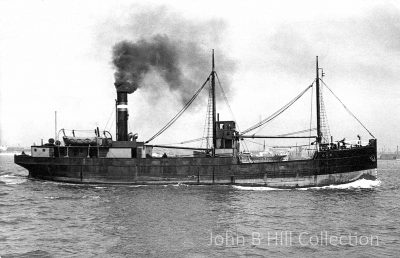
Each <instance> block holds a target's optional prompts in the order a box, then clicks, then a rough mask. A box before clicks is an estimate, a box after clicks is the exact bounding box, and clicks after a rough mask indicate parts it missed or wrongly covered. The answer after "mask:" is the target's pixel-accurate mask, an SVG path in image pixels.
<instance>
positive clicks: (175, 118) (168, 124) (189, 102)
mask: <svg viewBox="0 0 400 258" xmlns="http://www.w3.org/2000/svg"><path fill="white" fill-rule="evenodd" d="M209 80H210V76H208V77H207V79H206V81H205V82H204V83H203V85H202V86H201V87H200V89H198V90H197V91H196V93H195V94H194V95H193V97H192V98H191V99H190V100H189V101H188V102H187V103H186V104H185V106H184V107H183V108H182V109H181V110H180V111H179V112H178V113H177V114H176V115H175V116H174V117H173V118H172V119H171V120H170V121H169V122H168V123H167V124H166V125H165V126H164V127H163V128H161V130H160V131H158V132H157V133H156V134H154V135H153V136H152V137H151V138H150V139H148V140H147V141H146V142H145V143H149V142H150V141H152V140H154V139H155V138H156V137H158V136H160V134H162V133H163V132H164V131H165V130H167V129H168V128H169V127H170V126H171V125H172V124H173V123H175V121H176V120H177V119H178V118H179V117H180V116H181V115H182V114H183V113H184V112H185V111H186V110H187V109H188V108H189V106H190V105H191V104H192V103H193V101H194V100H195V99H196V97H197V96H198V95H199V94H200V92H201V90H202V89H203V88H204V86H205V85H206V84H207V82H208V81H209Z"/></svg>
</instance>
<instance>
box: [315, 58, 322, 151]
mask: <svg viewBox="0 0 400 258" xmlns="http://www.w3.org/2000/svg"><path fill="white" fill-rule="evenodd" d="M316 73H317V78H316V81H315V85H316V95H317V143H321V136H322V135H321V115H320V100H319V97H320V96H319V67H318V56H317V65H316Z"/></svg>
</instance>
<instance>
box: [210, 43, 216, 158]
mask: <svg viewBox="0 0 400 258" xmlns="http://www.w3.org/2000/svg"><path fill="white" fill-rule="evenodd" d="M211 94H212V121H213V135H212V137H213V149H212V156H213V157H214V156H215V148H216V147H217V128H216V107H215V64H214V49H213V50H212V70H211Z"/></svg>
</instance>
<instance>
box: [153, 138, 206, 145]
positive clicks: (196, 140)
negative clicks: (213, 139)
mask: <svg viewBox="0 0 400 258" xmlns="http://www.w3.org/2000/svg"><path fill="white" fill-rule="evenodd" d="M205 138H206V137H200V138H196V139H192V140H186V141H183V142H175V143H165V144H157V145H164V146H169V145H175V144H186V143H191V142H198V141H202V140H204V139H205Z"/></svg>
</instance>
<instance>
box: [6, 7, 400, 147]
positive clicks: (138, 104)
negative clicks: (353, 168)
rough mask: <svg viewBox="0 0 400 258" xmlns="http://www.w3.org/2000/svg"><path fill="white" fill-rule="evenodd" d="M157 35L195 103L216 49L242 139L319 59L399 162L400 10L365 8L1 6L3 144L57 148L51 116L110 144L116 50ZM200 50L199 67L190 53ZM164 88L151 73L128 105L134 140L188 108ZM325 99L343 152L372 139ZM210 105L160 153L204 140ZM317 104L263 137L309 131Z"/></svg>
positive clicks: (199, 107) (295, 110)
mask: <svg viewBox="0 0 400 258" xmlns="http://www.w3.org/2000/svg"><path fill="white" fill-rule="evenodd" d="M158 34H159V35H165V36H167V37H169V38H170V39H171V40H172V42H177V46H178V48H180V49H181V52H182V53H184V58H185V59H184V60H185V62H183V63H182V68H181V69H182V73H183V75H184V76H186V77H187V78H189V79H191V80H192V81H196V83H198V85H195V86H193V93H194V92H195V91H196V89H197V88H198V87H200V86H201V84H202V83H203V81H204V80H205V78H206V77H207V76H208V74H209V72H210V67H207V65H208V64H207V62H206V61H205V60H207V58H208V57H210V54H211V49H213V48H214V49H215V51H216V69H217V72H218V74H219V75H220V77H221V83H222V86H223V87H224V90H225V91H226V93H227V95H228V98H229V103H230V106H231V108H232V110H233V113H234V118H235V119H236V120H237V122H238V124H239V126H240V129H242V130H243V129H246V128H247V127H250V126H251V125H253V124H254V123H256V122H258V121H259V120H260V118H265V117H267V116H268V115H270V114H272V113H273V112H274V111H276V110H277V109H278V108H280V107H281V106H283V105H284V104H286V103H287V102H288V101H290V100H291V99H292V98H294V97H295V96H296V95H297V94H298V93H300V92H301V91H302V90H303V89H305V88H306V87H307V86H308V85H310V84H311V83H312V81H313V80H314V78H315V56H317V55H318V56H319V60H320V66H321V67H323V69H324V72H325V74H326V75H325V77H324V78H323V79H324V81H325V82H326V84H327V85H328V86H329V87H330V88H331V89H332V90H333V91H334V92H335V94H336V95H337V96H338V97H339V98H341V100H342V101H343V102H344V103H345V104H346V105H347V107H348V108H349V109H350V110H351V111H352V112H353V113H354V114H355V115H356V116H357V117H358V118H359V119H360V120H361V121H362V122H363V123H364V125H365V126H366V127H367V128H368V129H369V130H370V131H371V132H372V133H373V134H374V135H375V137H376V138H377V139H378V143H379V147H380V148H382V147H383V146H386V148H392V150H394V149H395V147H396V145H398V144H400V134H399V133H398V125H399V124H400V112H399V110H400V108H399V104H400V85H399V79H400V72H399V69H400V68H399V67H400V4H398V3H396V1H365V0H363V1H215V0H214V1H196V2H194V1H159V0H158V1H46V0H43V1H35V0H31V1H7V0H1V1H0V101H1V102H0V130H1V131H0V137H1V144H2V145H22V146H29V145H31V144H32V143H33V142H36V143H39V142H40V139H41V138H43V139H45V140H47V139H48V138H50V137H54V111H55V110H57V112H58V128H68V129H69V128H71V129H90V130H91V129H94V128H95V127H96V126H99V127H100V129H108V130H110V131H111V132H112V133H114V132H115V122H114V121H113V120H114V117H113V116H114V108H115V106H114V99H115V97H116V93H115V88H114V85H113V83H114V72H115V69H114V67H113V66H112V48H113V46H114V45H115V44H116V43H118V42H120V41H122V40H128V41H132V42H135V41H137V40H139V39H150V38H152V37H153V36H154V35H158ZM193 44H195V47H196V48H195V49H196V51H197V52H196V55H194V53H193V52H192V51H189V50H188V49H189V48H187V46H189V45H190V46H192V45H193ZM192 59H193V61H191V60H192ZM182 60H183V59H182ZM203 70H204V71H203ZM200 78H204V80H201V79H200ZM197 80H198V81H197ZM165 85H166V82H165V81H164V80H163V77H162V76H160V75H159V74H158V73H157V71H151V72H150V73H149V74H148V75H147V76H146V77H145V78H144V81H143V86H142V88H140V89H139V90H137V91H136V92H134V93H133V94H130V95H129V108H130V117H129V118H130V121H129V127H130V128H129V129H130V131H132V132H137V133H139V140H147V139H148V138H149V137H151V136H152V135H153V134H154V133H156V132H157V129H159V128H161V127H162V126H163V125H164V124H165V123H166V122H167V121H168V120H169V119H170V118H171V117H173V116H174V114H175V113H177V112H178V111H179V110H180V108H181V107H182V103H181V98H180V97H179V91H177V92H176V91H171V90H169V88H168V87H166V86H165ZM324 93H325V95H324V100H325V106H326V113H327V116H328V122H329V127H330V131H331V133H332V135H333V136H334V138H335V139H336V140H338V139H342V138H343V137H346V139H349V140H350V139H356V135H357V134H360V135H362V137H363V140H367V139H368V138H370V136H369V135H368V133H367V132H366V131H365V130H364V129H363V128H362V127H361V126H359V125H358V123H357V122H356V121H355V120H354V119H353V118H352V117H351V116H350V115H348V114H347V113H346V112H345V111H344V109H343V107H342V106H341V104H340V103H339V102H337V101H336V100H335V99H334V98H333V97H332V95H330V94H329V93H328V91H327V90H324ZM206 97H207V93H206V92H205V93H204V94H203V95H201V96H200V98H199V99H198V100H197V101H198V102H197V104H195V105H194V106H193V107H192V108H191V109H189V110H188V112H187V114H184V115H183V116H182V117H181V119H180V120H179V121H178V122H177V123H176V124H175V125H174V126H173V127H171V128H170V129H169V130H168V131H166V132H165V134H163V135H162V136H160V138H157V139H156V140H154V143H167V142H179V141H183V140H187V139H194V138H198V137H201V136H202V134H203V126H204V119H205V114H206V109H205V108H206V104H207V99H206ZM310 104H311V92H309V93H307V94H305V95H304V97H303V98H301V99H300V100H299V102H298V103H296V104H295V105H294V106H293V107H292V108H291V109H290V110H288V111H287V112H286V113H284V114H283V115H282V116H281V117H280V118H279V119H277V120H276V121H274V122H272V123H271V124H269V125H267V126H266V127H265V128H263V129H262V130H261V131H259V134H264V135H275V134H283V133H288V132H293V131H298V130H302V129H306V128H309V127H310V108H311V107H310ZM217 107H218V111H219V112H220V113H221V119H232V115H231V114H230V112H229V109H228V108H227V106H226V105H225V104H224V102H223V101H222V102H219V103H218V106H217ZM313 110H315V107H313ZM312 123H314V124H315V118H313V121H312ZM268 144H275V143H274V142H268Z"/></svg>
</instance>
